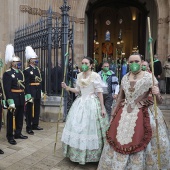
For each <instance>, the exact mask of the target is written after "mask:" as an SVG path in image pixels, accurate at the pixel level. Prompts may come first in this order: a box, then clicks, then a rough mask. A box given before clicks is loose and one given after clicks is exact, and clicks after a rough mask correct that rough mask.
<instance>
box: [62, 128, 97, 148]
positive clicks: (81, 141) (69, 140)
mask: <svg viewBox="0 0 170 170" xmlns="http://www.w3.org/2000/svg"><path fill="white" fill-rule="evenodd" d="M61 141H62V142H64V143H65V144H67V145H69V146H71V147H74V148H77V149H80V150H86V149H88V150H93V149H99V138H98V136H97V135H94V134H93V135H84V134H77V133H73V132H70V131H68V130H66V129H64V131H63V135H62V138H61Z"/></svg>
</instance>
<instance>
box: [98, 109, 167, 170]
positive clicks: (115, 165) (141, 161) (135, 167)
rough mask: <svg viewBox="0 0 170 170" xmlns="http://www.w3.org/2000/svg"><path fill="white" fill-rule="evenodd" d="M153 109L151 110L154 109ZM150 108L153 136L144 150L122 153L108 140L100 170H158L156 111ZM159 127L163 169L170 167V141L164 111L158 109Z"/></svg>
mask: <svg viewBox="0 0 170 170" xmlns="http://www.w3.org/2000/svg"><path fill="white" fill-rule="evenodd" d="M152 109H153V108H152ZM152 109H151V110H152ZM151 110H150V109H148V112H149V117H150V125H151V128H152V138H151V140H150V142H149V144H148V145H147V146H146V148H145V149H144V150H141V151H139V152H136V153H132V154H121V153H119V152H116V151H115V149H114V148H113V147H112V146H111V145H110V144H109V143H108V142H106V144H105V146H104V149H103V152H102V156H101V159H100V162H99V166H98V170H158V169H159V168H158V164H157V142H156V124H155V119H154V113H153V111H151ZM158 128H159V139H160V149H161V150H160V151H161V169H163V170H169V168H170V141H169V137H168V131H167V127H166V124H165V121H164V119H163V115H162V112H161V111H160V110H159V109H158Z"/></svg>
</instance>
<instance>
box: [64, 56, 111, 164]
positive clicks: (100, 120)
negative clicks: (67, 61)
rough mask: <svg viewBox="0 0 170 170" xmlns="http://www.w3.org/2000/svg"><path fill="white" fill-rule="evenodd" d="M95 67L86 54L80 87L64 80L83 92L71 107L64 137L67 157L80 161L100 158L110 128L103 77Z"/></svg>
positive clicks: (78, 83) (79, 75)
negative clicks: (94, 69)
mask: <svg viewBox="0 0 170 170" xmlns="http://www.w3.org/2000/svg"><path fill="white" fill-rule="evenodd" d="M91 67H92V60H91V59H90V58H88V57H85V58H84V59H83V60H82V71H83V72H81V73H79V74H78V76H77V83H76V88H70V87H68V86H66V84H65V83H64V82H62V87H63V88H65V89H66V90H69V91H71V92H74V93H78V92H80V93H81V96H80V97H77V98H76V100H75V101H74V103H73V104H72V107H71V108H70V111H69V113H68V116H67V120H66V124H65V127H64V130H63V133H62V138H61V141H62V142H63V149H64V156H65V157H69V158H70V160H71V161H73V162H78V163H79V164H85V163H86V162H98V161H99V159H100V156H101V152H102V149H103V146H104V141H105V136H106V130H107V129H108V118H107V117H106V112H105V108H104V104H103V95H102V86H101V78H100V76H99V75H98V74H97V73H95V72H92V71H91ZM96 94H97V95H96Z"/></svg>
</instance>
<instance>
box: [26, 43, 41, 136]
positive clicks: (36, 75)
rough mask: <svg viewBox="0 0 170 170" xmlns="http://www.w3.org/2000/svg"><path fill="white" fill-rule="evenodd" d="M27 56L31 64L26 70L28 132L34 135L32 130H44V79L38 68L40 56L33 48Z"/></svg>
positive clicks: (28, 47) (29, 49) (28, 50)
mask: <svg viewBox="0 0 170 170" xmlns="http://www.w3.org/2000/svg"><path fill="white" fill-rule="evenodd" d="M25 56H26V60H27V62H28V63H29V66H28V67H27V68H26V69H25V70H24V75H25V93H26V100H27V101H28V103H27V106H26V123H27V126H26V131H27V133H28V134H30V135H33V134H34V132H33V131H32V130H43V128H41V127H39V116H40V101H41V82H42V78H41V73H40V70H39V68H38V67H37V65H38V56H37V55H36V53H35V52H34V50H33V49H32V47H30V46H27V47H26V50H25Z"/></svg>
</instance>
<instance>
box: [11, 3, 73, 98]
mask: <svg viewBox="0 0 170 170" xmlns="http://www.w3.org/2000/svg"><path fill="white" fill-rule="evenodd" d="M60 9H61V12H62V14H61V17H56V18H54V15H53V14H54V12H53V11H52V9H51V7H50V8H49V10H48V11H47V14H46V15H45V17H41V18H40V19H39V21H37V22H35V23H32V24H27V25H24V26H23V27H22V28H20V29H18V30H17V31H16V32H15V39H14V49H15V55H17V56H19V57H21V59H22V63H23V64H22V69H24V68H25V67H26V66H25V63H26V59H25V47H26V46H28V45H30V46H32V48H33V49H34V50H35V52H36V54H37V55H38V56H39V67H40V70H41V73H42V78H43V83H42V89H43V91H44V92H46V93H47V95H48V96H50V95H56V94H57V95H58V94H59V93H60V92H61V87H60V83H59V82H61V81H62V78H63V72H64V62H65V53H66V49H67V42H69V48H70V49H69V52H70V54H69V55H70V56H69V57H70V58H72V61H74V59H73V58H74V21H73V19H72V18H71V17H69V15H68V11H69V10H70V6H68V5H67V1H66V0H64V4H63V5H62V6H61V7H60ZM52 74H55V75H52ZM53 78H54V79H55V80H54V79H53ZM54 86H55V87H54ZM66 97H67V96H65V98H66Z"/></svg>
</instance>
